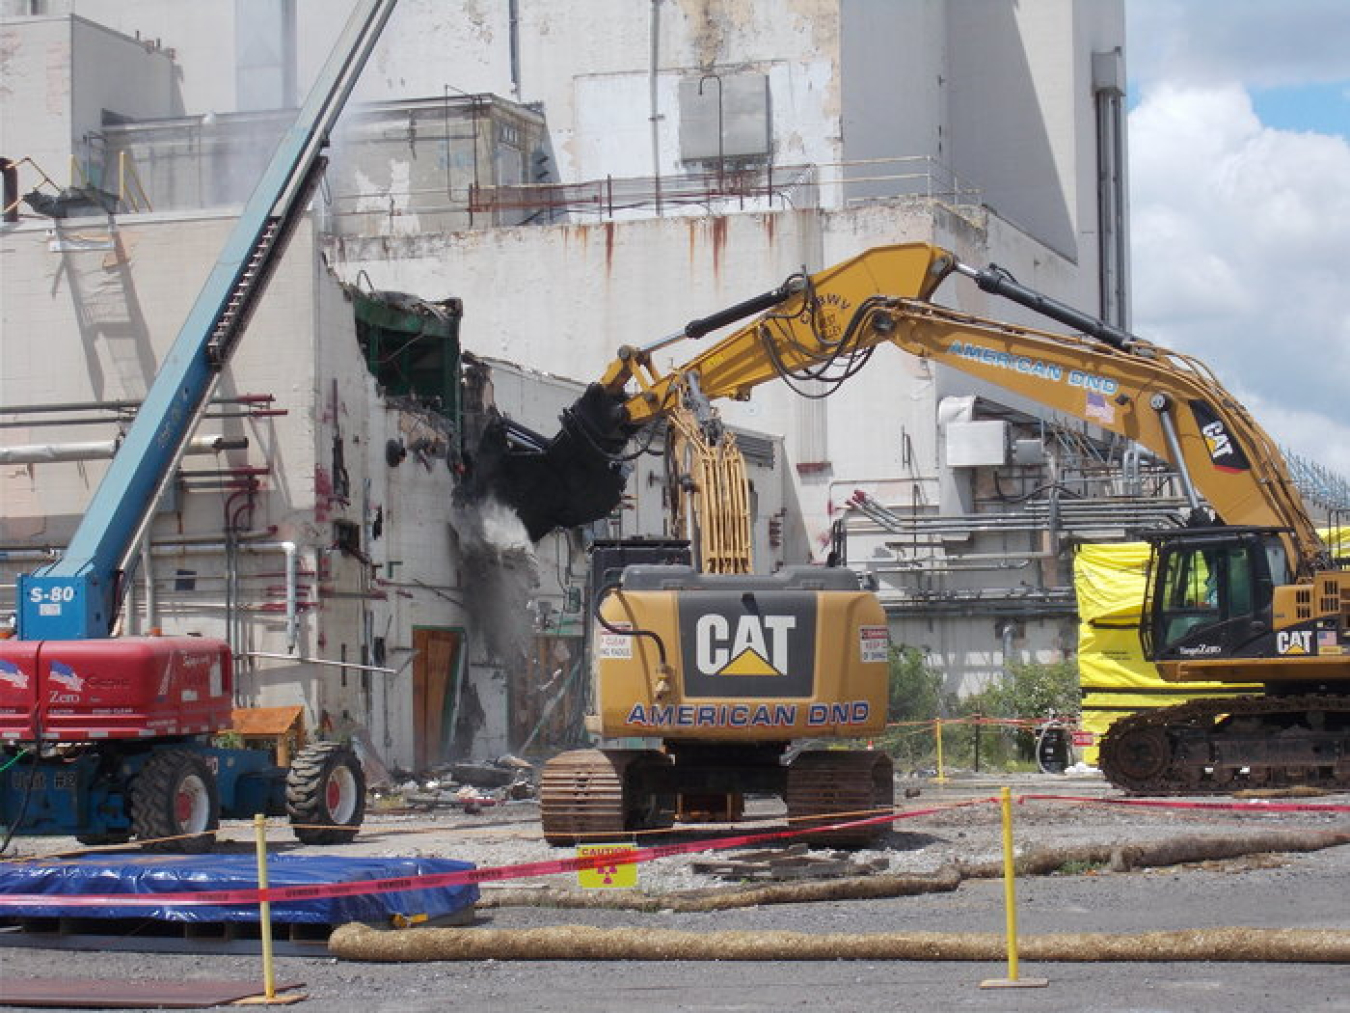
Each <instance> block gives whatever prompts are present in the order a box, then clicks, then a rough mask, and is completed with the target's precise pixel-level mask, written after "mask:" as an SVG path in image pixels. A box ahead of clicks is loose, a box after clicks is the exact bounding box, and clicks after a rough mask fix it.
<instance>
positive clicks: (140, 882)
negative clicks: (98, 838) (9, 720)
mask: <svg viewBox="0 0 1350 1013" xmlns="http://www.w3.org/2000/svg"><path fill="white" fill-rule="evenodd" d="M473 868H475V866H474V865H473V863H472V862H458V861H454V860H453V859H449V858H342V857H338V856H331V857H329V856H322V857H314V856H309V855H274V856H269V858H268V861H267V878H268V886H270V887H273V888H275V887H283V886H321V885H323V884H326V883H352V882H361V881H365V880H375V879H399V878H404V877H412V876H426V875H439V874H444V873H450V872H458V871H461V870H464V869H473ZM257 886H258V861H257V859H256V858H255V857H254V856H252V855H140V856H125V857H123V856H118V857H117V858H111V857H102V858H80V859H74V860H71V861H62V862H46V863H42V864H31V865H30V864H25V863H12V864H4V865H0V894H43V895H45V896H49V897H51V898H52V899H53V903H50V904H25V905H22V906H20V907H3V908H0V918H57V917H62V916H70V917H79V918H151V919H158V920H160V921H173V922H256V921H258V907H257V905H246V904H241V905H232V906H228V907H226V906H220V907H217V906H210V905H174V904H171V903H168V904H165V905H164V906H163V907H158V906H148V907H141V906H137V907H117V906H116V905H115V904H114V905H111V906H106V907H97V908H93V907H79V908H74V907H62V906H61V905H59V904H58V903H56V902H55V901H56V898H58V897H60V896H62V895H66V896H69V895H72V894H98V895H102V894H158V893H164V894H169V893H209V892H214V891H220V890H252V889H256V888H257ZM477 900H478V886H477V884H473V883H466V884H463V885H456V886H438V887H431V888H428V889H417V890H400V891H398V892H397V893H377V894H366V895H362V896H357V897H320V898H313V899H305V900H285V901H273V902H272V921H274V922H282V923H294V924H306V925H340V924H343V923H345V922H353V921H357V922H388V921H389V919H390V918H391V917H393V916H394V915H396V914H398V915H404V916H407V917H412V916H415V915H426V916H427V917H428V918H440V917H444V916H445V915H450V914H454V913H455V912H457V911H461V910H463V909H464V908H466V907H469V906H470V905H472V904H473V903H474V902H475V901H477Z"/></svg>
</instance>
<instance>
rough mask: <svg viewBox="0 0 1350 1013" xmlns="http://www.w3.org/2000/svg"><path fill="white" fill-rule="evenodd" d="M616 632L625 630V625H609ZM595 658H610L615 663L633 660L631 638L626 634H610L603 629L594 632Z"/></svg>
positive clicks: (626, 626)
mask: <svg viewBox="0 0 1350 1013" xmlns="http://www.w3.org/2000/svg"><path fill="white" fill-rule="evenodd" d="M610 625H611V626H613V627H614V628H615V629H616V630H627V629H629V628H630V627H629V625H628V624H627V623H610ZM595 656H596V657H597V658H612V659H614V660H617V661H631V660H632V658H633V638H632V637H631V636H629V635H628V634H626V633H611V632H609V631H608V630H606V629H604V628H603V627H602V628H601V629H599V630H597V631H596V637H595Z"/></svg>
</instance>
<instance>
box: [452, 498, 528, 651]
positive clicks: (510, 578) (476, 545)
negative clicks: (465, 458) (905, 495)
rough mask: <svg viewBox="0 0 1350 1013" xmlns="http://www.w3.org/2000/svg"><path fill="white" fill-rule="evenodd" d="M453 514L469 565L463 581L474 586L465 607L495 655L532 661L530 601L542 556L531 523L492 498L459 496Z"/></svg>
mask: <svg viewBox="0 0 1350 1013" xmlns="http://www.w3.org/2000/svg"><path fill="white" fill-rule="evenodd" d="M451 519H452V522H453V525H454V532H455V538H456V540H457V541H458V543H459V558H460V562H461V564H462V567H463V571H462V574H461V580H460V582H461V584H462V585H463V586H464V587H465V589H466V590H467V591H468V594H466V595H465V607H466V608H467V609H468V612H469V618H470V620H471V621H472V623H473V628H474V629H476V630H478V631H480V632H481V633H482V635H483V638H484V646H485V647H486V649H487V652H488V654H489V656H490V658H489V660H491V661H494V662H496V663H498V664H501V665H505V666H509V667H516V666H524V665H526V664H527V663H528V662H527V659H528V658H529V654H530V645H531V637H532V629H533V627H532V624H531V622H530V618H529V611H528V606H529V603H530V600H531V598H532V597H533V596H534V591H535V589H536V588H537V587H538V586H539V561H538V559H537V558H536V557H535V554H534V543H533V542H532V541H530V536H529V534H528V533H527V532H526V530H525V525H524V524H522V523H521V520H520V518H519V517H517V516H516V514H515V513H514V512H513V511H512V510H511V509H510V508H509V507H506V506H503V505H502V504H501V503H500V502H498V501H497V500H495V499H491V498H489V499H481V500H456V501H455V502H454V503H453V504H452V506H451Z"/></svg>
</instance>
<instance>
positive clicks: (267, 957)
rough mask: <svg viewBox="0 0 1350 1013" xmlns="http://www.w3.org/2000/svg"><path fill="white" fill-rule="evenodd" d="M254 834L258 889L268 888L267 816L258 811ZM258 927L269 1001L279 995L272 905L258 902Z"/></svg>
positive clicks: (264, 978)
mask: <svg viewBox="0 0 1350 1013" xmlns="http://www.w3.org/2000/svg"><path fill="white" fill-rule="evenodd" d="M253 830H254V836H255V837H256V838H257V841H258V889H259V890H266V889H267V817H266V816H264V815H263V814H262V813H258V814H257V815H256V816H254V817H253ZM258 929H259V931H261V932H262V952H263V995H264V998H265V999H266V1000H267V1001H269V1002H270V1001H271V1000H273V999H275V998H276V997H277V978H276V968H275V967H274V966H273V963H272V905H271V903H270V902H269V901H265V900H264V901H259V902H258Z"/></svg>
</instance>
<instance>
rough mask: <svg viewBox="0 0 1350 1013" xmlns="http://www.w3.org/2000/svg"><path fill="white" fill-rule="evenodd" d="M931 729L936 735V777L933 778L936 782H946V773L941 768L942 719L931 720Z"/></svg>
mask: <svg viewBox="0 0 1350 1013" xmlns="http://www.w3.org/2000/svg"><path fill="white" fill-rule="evenodd" d="M933 730H934V732H935V733H936V736H937V777H935V778H933V780H934V781H936V782H937V783H938V784H946V783H947V775H946V774H945V773H943V770H942V719H941V718H937V719H935V720H934V722H933Z"/></svg>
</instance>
